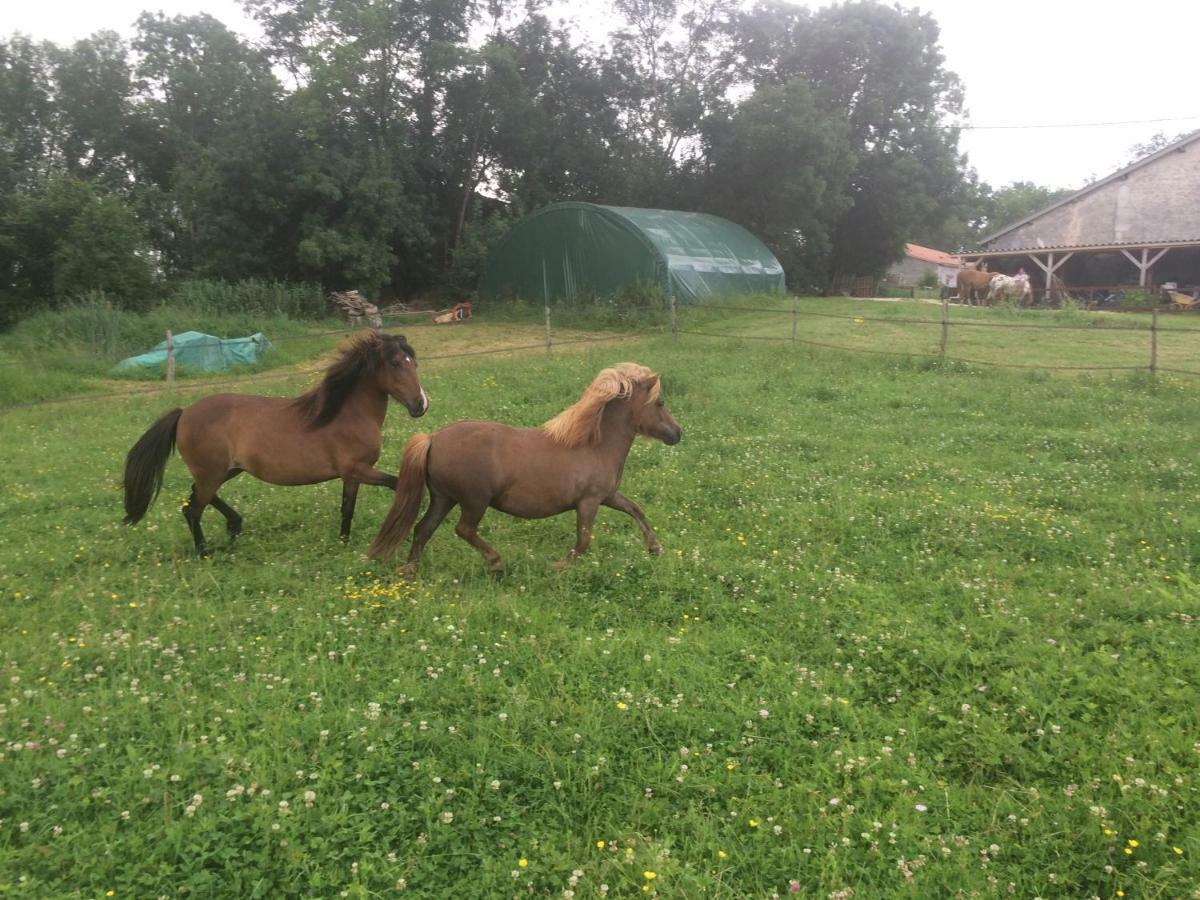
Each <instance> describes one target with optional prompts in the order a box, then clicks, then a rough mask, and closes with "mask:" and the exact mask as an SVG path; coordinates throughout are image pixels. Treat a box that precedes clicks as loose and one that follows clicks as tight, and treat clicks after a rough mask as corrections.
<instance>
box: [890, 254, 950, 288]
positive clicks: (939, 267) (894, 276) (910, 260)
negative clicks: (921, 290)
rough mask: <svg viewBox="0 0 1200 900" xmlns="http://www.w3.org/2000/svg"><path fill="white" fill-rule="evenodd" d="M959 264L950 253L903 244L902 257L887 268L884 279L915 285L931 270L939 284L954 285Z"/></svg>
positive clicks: (903, 285) (894, 282)
mask: <svg viewBox="0 0 1200 900" xmlns="http://www.w3.org/2000/svg"><path fill="white" fill-rule="evenodd" d="M959 265H960V264H959V261H958V257H957V256H955V255H954V254H952V253H946V252H944V251H942V250H933V249H931V248H930V247H922V246H921V245H920V244H905V245H904V259H902V260H900V262H898V263H894V264H893V265H892V266H891V268H889V269H888V271H887V279H886V280H887V281H890V282H891V283H892V284H896V285H899V286H900V287H916V286H917V285H920V284H921V281H922V279H924V278H925V277H926V276H927V275H929V274H930V273H931V272H932V273H933V274H934V275H936V276H937V280H938V284H939V285H941V286H942V287H954V278H955V276H956V275H957V274H958V270H959Z"/></svg>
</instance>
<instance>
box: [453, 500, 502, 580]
mask: <svg viewBox="0 0 1200 900" xmlns="http://www.w3.org/2000/svg"><path fill="white" fill-rule="evenodd" d="M485 512H487V507H486V506H485V507H484V508H483V509H478V510H476V509H467V507H465V506H464V507H463V511H462V516H461V517H460V518H459V520H458V524H457V525H455V526H454V533H455V534H457V535H458V536H459V537H460V538H462V539H463V540H464V541H466V542H467V543H468V544H470V545H471V546H472V547H474V548H475V549H476V550H478V551H479V553H480V555H482V556H483V559H484V561H485V562H486V563H487V570H488V571H489V572H491V573H492V574H493V575H503V574H504V560H503V559H501V557H500V554H499V553H497V552H496V548H495V547H492V546H491V545H490V544H488V542H487V541H485V540H484V539H483V538H481V537H480V536H479V532H478V530H477V529H478V527H479V520H480V519H482V518H483V514H484V513H485Z"/></svg>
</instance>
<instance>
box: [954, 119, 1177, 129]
mask: <svg viewBox="0 0 1200 900" xmlns="http://www.w3.org/2000/svg"><path fill="white" fill-rule="evenodd" d="M1197 120H1200V115H1195V116H1169V117H1166V118H1162V119H1125V120H1122V121H1117V122H1035V123H1030V124H1027V125H945V126H943V127H944V128H946V129H947V130H948V129H951V128H954V129H957V130H959V131H1023V130H1030V129H1038V128H1107V127H1108V126H1111V125H1156V124H1158V123H1160V122H1195V121H1197Z"/></svg>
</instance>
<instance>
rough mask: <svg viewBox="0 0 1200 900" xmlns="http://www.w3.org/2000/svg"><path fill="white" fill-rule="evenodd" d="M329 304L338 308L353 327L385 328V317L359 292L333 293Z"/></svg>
mask: <svg viewBox="0 0 1200 900" xmlns="http://www.w3.org/2000/svg"><path fill="white" fill-rule="evenodd" d="M329 302H330V303H332V304H333V305H334V306H336V307H337V308H338V312H340V313H341V314H342V318H343V319H345V320H346V321H347V322H349V323H350V324H351V325H370V326H371V327H372V328H382V327H383V317H382V316H381V315H379V307H377V306H376V305H375V304H374V303H371V302H370V301H368V300H367V299H366V298H365V297H364V296H363V295H362V294H360V293H359V292H358V291H332V292H331V293H330V294H329Z"/></svg>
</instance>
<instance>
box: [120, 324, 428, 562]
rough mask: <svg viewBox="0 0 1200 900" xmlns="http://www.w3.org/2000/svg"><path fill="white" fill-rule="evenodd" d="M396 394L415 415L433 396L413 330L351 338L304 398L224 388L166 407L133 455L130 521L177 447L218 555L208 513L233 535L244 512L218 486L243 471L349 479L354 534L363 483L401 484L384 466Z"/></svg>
mask: <svg viewBox="0 0 1200 900" xmlns="http://www.w3.org/2000/svg"><path fill="white" fill-rule="evenodd" d="M388 397H394V398H395V399H396V400H397V401H399V402H400V403H403V404H404V406H405V408H407V409H408V413H409V415H410V416H412V417H413V418H417V417H419V416H423V415H424V414H425V411H426V410H427V409H428V408H429V398H428V397H426V396H425V391H424V390H422V388H421V383H420V381H418V379H417V359H416V354H415V353H414V352H413V348H412V347H410V346H409V344H408V342H407V341H406V340H405V339H404V336H403V335H383V334H379V333H378V332H371V333H370V334H368V335H366V336H365V337H362V338H359V339H358V340H357V341H355V342H354V343H352V344H350V345H349V346H347V347H346V348H345V349H343V350H342V352H341V353H340V354H339V355H338V357H337V359H336V360H334V362H333V364H332V365H330V367H329V368H328V369H327V370H326V372H325V377H324V378H323V379H322V380H321V383H320V384H318V385H317V386H316V387H314V388H312V389H311V390H309V391H307V392H306V393H304V394H301V395H300V396H299V397H290V398H288V397H280V398H277V397H253V396H245V395H240V394H214V395H213V396H211V397H205V398H204V399H202V400H197V401H196V402H195V403H193V404H192V405H191V406H189V407H187V408H186V409H173V410H171V411H170V412H168V413H165V414H164V415H163V416H162V417H161V418H159V420H158V421H157V422H155V423H154V424H153V425H151V426H150V429H149V430H148V431H147V432H146V433H145V434H143V435H142V436H141V438H139V439H138V442H137V443H136V444H134V445H133V448H132V449H131V450H130V451H129V454H128V455H127V456H126V457H125V524H127V525H132V524H133V523H134V522H137V521H138V520H139V519H141V518H142V516H144V515H145V514H146V510H147V509H149V508H150V504H151V503H152V502H153V501H154V498H155V497H156V496H158V492H159V490H160V489H161V488H162V481H163V470H164V469H165V468H166V466H167V458H168V457H169V456H170V455H171V450H172V449H173V448H174V447H178V448H179V455H180V456H181V457H182V458H183V461H184V462H185V463H186V464H187V467H188V468H189V469H190V470H191V472H192V478H193V479H194V481H193V484H192V495H191V496H190V497H189V498H188V501H187V503H185V504H184V506H183V517H184V518H185V519H186V520H187V523H188V527H189V528H190V529H191V532H192V539H193V540H194V541H195V542H196V552H197V553H198V554H200V555H201V556H207V555H208V547H207V546H206V545H205V543H204V532H203V531H201V530H200V517H201V516H202V515H203V514H204V507H206V506H208V505H209V504H212V505H213V506H214V507H216V509H217V511H218V512H220V513H221V514H222V515H223V516H225V523H226V527H227V530H228V531H229V536H230V537H237V535H238V534H240V533H241V530H242V517H241V516H240V515H238V513H237V511H236V510H234V509H233V507H231V506H230V505H229V504H227V503H226V502H225V501H224V500H222V499H221V498H220V497H218V496H217V489H218V488H219V487H220V486H221V485H222V484H224V483H225V482H226V481H228V480H229V479H231V478H233V477H234V476H236V475H240V474H241V473H242V472H249V473H250V474H251V475H253V476H254V477H255V478H260V479H262V480H263V481H266V482H269V483H270V484H282V485H297V484H317V483H318V482H321V481H329V480H330V479H333V478H341V479H342V540H346V539H347V538H349V536H350V522H351V520H352V519H353V518H354V504H355V501H356V500H357V498H358V486H359V485H360V484H378V485H382V486H384V487H390V488H395V487H396V476H394V475H389V474H388V473H386V472H381V471H380V470H379V469H377V468H375V461H376V460H377V459H379V450H380V446H381V444H382V439H383V436H382V430H383V419H384V416H385V415H386V414H387V404H388Z"/></svg>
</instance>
